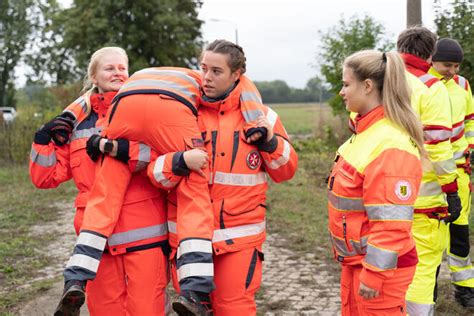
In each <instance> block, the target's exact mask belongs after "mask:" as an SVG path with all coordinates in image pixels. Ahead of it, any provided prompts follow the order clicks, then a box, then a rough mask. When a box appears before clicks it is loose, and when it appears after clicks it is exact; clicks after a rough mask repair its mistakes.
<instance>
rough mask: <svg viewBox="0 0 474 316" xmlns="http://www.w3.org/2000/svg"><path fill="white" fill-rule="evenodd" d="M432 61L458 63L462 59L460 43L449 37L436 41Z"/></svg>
mask: <svg viewBox="0 0 474 316" xmlns="http://www.w3.org/2000/svg"><path fill="white" fill-rule="evenodd" d="M432 60H433V61H452V62H457V63H460V62H462V60H463V52H462V48H461V45H459V43H458V42H457V41H456V40H453V39H451V38H442V39H440V40H439V41H438V42H437V43H436V52H435V54H434V55H433V59H432Z"/></svg>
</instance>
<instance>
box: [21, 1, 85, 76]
mask: <svg viewBox="0 0 474 316" xmlns="http://www.w3.org/2000/svg"><path fill="white" fill-rule="evenodd" d="M37 7H38V11H39V18H38V26H37V27H36V28H35V29H34V30H33V34H32V40H31V42H32V44H31V45H32V47H33V48H34V49H33V50H32V51H31V52H30V53H28V54H27V55H26V56H25V59H26V63H27V64H28V65H29V66H30V67H31V70H32V71H31V72H30V73H27V76H28V84H33V85H34V84H36V83H39V84H44V83H47V82H53V83H55V84H57V85H63V84H65V83H67V82H74V81H77V80H79V79H80V78H81V75H83V73H81V71H83V70H81V69H80V68H78V67H77V65H76V62H75V60H74V56H73V50H74V48H72V47H67V46H66V45H65V42H64V32H65V24H66V23H65V22H66V15H65V14H64V13H63V10H62V9H61V8H60V6H59V5H58V2H57V1H56V0H37Z"/></svg>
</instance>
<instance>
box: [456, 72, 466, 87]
mask: <svg viewBox="0 0 474 316" xmlns="http://www.w3.org/2000/svg"><path fill="white" fill-rule="evenodd" d="M458 85H459V86H460V87H461V88H462V89H463V90H466V78H464V77H461V76H459V75H458Z"/></svg>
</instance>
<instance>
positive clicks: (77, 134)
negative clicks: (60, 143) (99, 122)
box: [71, 127, 102, 141]
mask: <svg viewBox="0 0 474 316" xmlns="http://www.w3.org/2000/svg"><path fill="white" fill-rule="evenodd" d="M101 132H102V127H92V128H88V129H81V130H76V129H74V130H73V131H72V135H71V141H73V140H76V139H80V138H89V137H91V136H92V135H100V133H101Z"/></svg>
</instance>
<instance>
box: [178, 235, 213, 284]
mask: <svg viewBox="0 0 474 316" xmlns="http://www.w3.org/2000/svg"><path fill="white" fill-rule="evenodd" d="M177 258H178V260H177V265H176V266H177V272H178V281H179V286H180V289H181V291H183V290H184V291H189V290H192V291H200V292H205V293H210V292H211V291H212V290H213V286H210V285H212V284H213V282H212V280H213V276H214V266H213V264H212V243H211V241H210V240H206V239H194V238H193V239H185V240H182V241H181V242H180V243H179V246H178V253H177Z"/></svg>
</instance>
